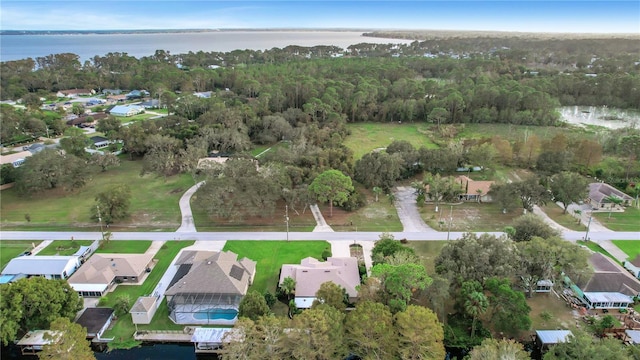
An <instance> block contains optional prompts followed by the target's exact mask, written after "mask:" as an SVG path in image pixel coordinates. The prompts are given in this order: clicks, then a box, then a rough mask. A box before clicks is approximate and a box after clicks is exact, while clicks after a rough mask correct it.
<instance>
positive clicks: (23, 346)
mask: <svg viewBox="0 0 640 360" xmlns="http://www.w3.org/2000/svg"><path fill="white" fill-rule="evenodd" d="M56 334H58V333H57V332H55V331H50V330H34V331H29V332H28V333H26V334H25V335H24V336H23V337H22V339H20V340H19V341H18V342H17V343H16V345H18V347H19V348H20V351H21V352H22V355H35V354H37V353H38V352H39V351H42V347H43V346H45V345H48V344H50V343H51V340H52V339H51V338H52V337H56ZM45 337H47V338H46V339H45Z"/></svg>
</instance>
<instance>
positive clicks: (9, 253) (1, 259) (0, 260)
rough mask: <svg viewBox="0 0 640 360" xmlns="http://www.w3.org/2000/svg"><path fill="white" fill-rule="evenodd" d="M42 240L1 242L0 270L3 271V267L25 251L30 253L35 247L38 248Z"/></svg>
mask: <svg viewBox="0 0 640 360" xmlns="http://www.w3.org/2000/svg"><path fill="white" fill-rule="evenodd" d="M41 242H42V240H34V241H28V240H2V241H0V270H1V269H4V267H5V265H7V263H8V262H9V261H11V259H13V258H14V257H16V256H18V255H20V254H22V253H23V252H25V251H30V250H32V249H33V248H34V245H35V246H38V244H40V243H41Z"/></svg>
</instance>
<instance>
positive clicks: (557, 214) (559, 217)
mask: <svg viewBox="0 0 640 360" xmlns="http://www.w3.org/2000/svg"><path fill="white" fill-rule="evenodd" d="M541 209H542V211H544V212H545V213H546V214H547V216H549V217H550V218H551V219H552V220H553V221H555V222H557V223H558V224H560V225H562V226H564V227H566V228H567V229H570V230H575V231H585V230H586V229H587V228H586V227H585V226H584V225H582V224H579V223H578V219H577V218H575V217H573V215H572V214H570V213H569V211H567V213H566V214H563V213H562V212H563V210H562V208H561V207H559V206H558V205H556V204H553V203H552V204H547V205H545V206H542V207H541Z"/></svg>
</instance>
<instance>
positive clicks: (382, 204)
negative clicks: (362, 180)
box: [318, 185, 402, 233]
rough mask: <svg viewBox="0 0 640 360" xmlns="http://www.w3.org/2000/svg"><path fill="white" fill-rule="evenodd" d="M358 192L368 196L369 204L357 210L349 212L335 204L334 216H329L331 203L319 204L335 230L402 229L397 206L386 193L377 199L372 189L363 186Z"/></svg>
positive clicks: (386, 230)
mask: <svg viewBox="0 0 640 360" xmlns="http://www.w3.org/2000/svg"><path fill="white" fill-rule="evenodd" d="M356 186H360V185H356ZM358 192H360V193H361V194H363V195H364V196H365V197H366V202H367V205H366V206H364V207H362V208H360V209H358V210H356V211H351V212H349V211H345V210H342V209H340V208H338V207H335V206H334V207H333V216H329V214H330V209H329V204H327V203H325V204H318V206H319V208H320V212H322V216H324V219H325V221H326V222H327V224H328V225H330V226H331V228H333V230H334V231H377V232H380V233H383V232H393V231H402V223H401V222H400V218H398V212H397V211H396V207H395V206H394V205H393V204H392V203H391V202H390V201H389V199H388V198H387V196H386V195H384V194H380V196H379V197H378V201H376V198H375V195H374V194H373V193H372V192H371V190H369V189H364V188H362V187H361V188H359V189H358Z"/></svg>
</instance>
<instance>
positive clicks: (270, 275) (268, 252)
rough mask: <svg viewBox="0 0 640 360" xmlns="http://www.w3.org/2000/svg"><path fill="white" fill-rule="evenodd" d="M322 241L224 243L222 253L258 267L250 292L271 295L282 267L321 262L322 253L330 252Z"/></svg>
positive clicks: (328, 246)
mask: <svg viewBox="0 0 640 360" xmlns="http://www.w3.org/2000/svg"><path fill="white" fill-rule="evenodd" d="M330 247H331V245H329V243H327V242H326V241H290V242H287V241H251V240H247V241H227V243H226V244H225V246H224V250H225V251H233V252H234V253H236V254H238V258H243V257H246V258H249V259H251V260H253V261H256V262H257V263H258V265H257V268H256V277H255V279H254V280H253V285H251V290H257V291H258V292H260V293H264V292H265V291H266V290H268V291H270V292H271V293H272V294H274V293H275V290H276V287H277V285H278V276H279V274H280V268H281V267H282V264H299V263H300V260H302V259H304V258H306V257H314V258H316V259H321V257H322V251H323V250H324V249H326V248H330Z"/></svg>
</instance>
